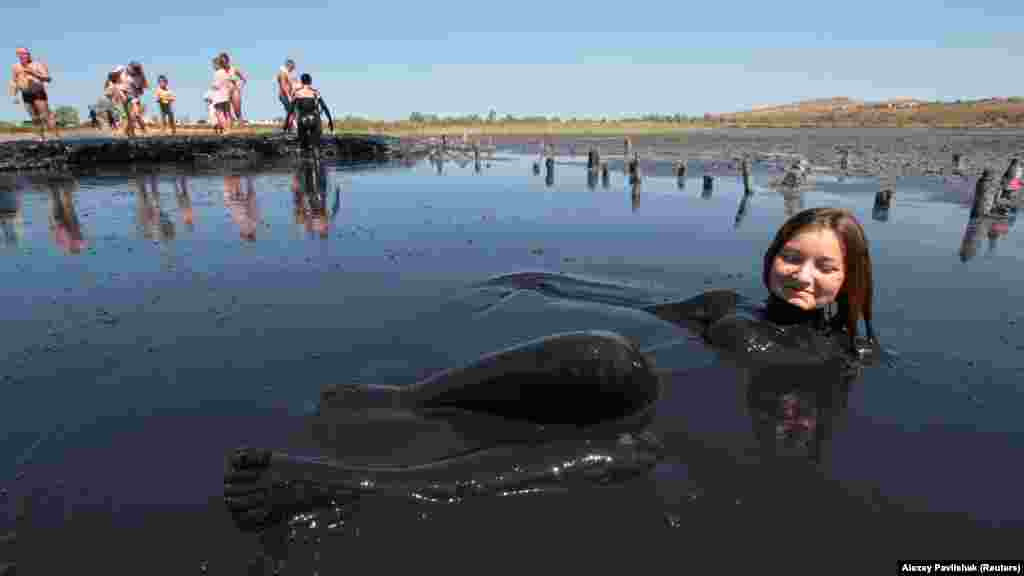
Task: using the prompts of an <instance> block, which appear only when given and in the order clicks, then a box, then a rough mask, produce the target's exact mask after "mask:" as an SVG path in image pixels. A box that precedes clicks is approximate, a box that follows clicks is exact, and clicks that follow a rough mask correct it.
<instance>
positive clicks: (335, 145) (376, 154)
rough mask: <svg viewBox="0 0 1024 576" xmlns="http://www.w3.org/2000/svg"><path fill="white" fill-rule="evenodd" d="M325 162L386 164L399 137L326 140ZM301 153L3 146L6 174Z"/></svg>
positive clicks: (209, 142) (292, 146) (111, 142)
mask: <svg viewBox="0 0 1024 576" xmlns="http://www.w3.org/2000/svg"><path fill="white" fill-rule="evenodd" d="M321 146H322V148H321V152H322V154H323V157H324V158H327V159H330V160H335V161H342V162H346V161H347V162H372V161H384V160H390V159H394V158H398V157H401V156H402V151H401V149H400V143H399V140H398V139H397V138H392V137H388V136H376V135H356V134H345V135H338V136H334V135H331V136H325V137H324V138H323V140H322V144H321ZM297 152H298V140H297V139H296V138H295V136H292V135H283V134H274V135H238V136H223V137H222V136H158V137H148V138H109V137H96V138H67V139H60V140H49V141H46V142H38V141H25V140H19V141H9V142H3V143H0V171H11V170H75V169H80V168H90V167H95V166H97V165H124V164H132V163H136V162H159V163H185V164H197V165H200V166H203V165H217V164H219V163H222V162H225V161H230V162H238V161H243V162H248V163H251V164H257V165H258V164H262V163H263V162H267V161H273V160H278V159H282V158H287V157H289V156H292V155H294V154H296V153H297Z"/></svg>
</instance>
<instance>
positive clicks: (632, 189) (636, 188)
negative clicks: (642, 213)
mask: <svg viewBox="0 0 1024 576" xmlns="http://www.w3.org/2000/svg"><path fill="white" fill-rule="evenodd" d="M630 180H631V182H630V185H629V200H630V205H631V206H632V208H633V212H636V211H637V209H639V208H640V183H641V182H642V180H640V178H636V177H630Z"/></svg>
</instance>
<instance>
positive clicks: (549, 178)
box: [544, 156, 555, 186]
mask: <svg viewBox="0 0 1024 576" xmlns="http://www.w3.org/2000/svg"><path fill="white" fill-rule="evenodd" d="M544 167H545V169H546V172H547V173H546V174H545V175H544V183H545V184H547V185H548V186H554V184H555V159H554V158H553V157H551V156H548V157H547V160H545V161H544Z"/></svg>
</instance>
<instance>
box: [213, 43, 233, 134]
mask: <svg viewBox="0 0 1024 576" xmlns="http://www.w3.org/2000/svg"><path fill="white" fill-rule="evenodd" d="M229 69H230V66H229V64H228V61H227V60H226V59H225V57H224V55H223V54H221V55H219V56H217V57H216V58H214V59H213V70H214V72H213V86H212V87H211V91H210V102H211V104H212V105H213V112H214V115H215V116H216V120H217V122H216V125H215V126H214V128H215V130H216V131H217V133H218V134H224V133H225V132H226V131H227V130H228V128H229V127H230V126H231V92H232V90H233V86H232V82H231V73H230V72H229Z"/></svg>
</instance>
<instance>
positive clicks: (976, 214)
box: [971, 168, 997, 218]
mask: <svg viewBox="0 0 1024 576" xmlns="http://www.w3.org/2000/svg"><path fill="white" fill-rule="evenodd" d="M996 188H997V183H996V181H995V177H994V175H993V172H992V169H991V168H985V169H984V170H982V172H981V178H978V182H977V184H975V185H974V203H973V204H972V206H971V218H980V217H982V216H987V215H988V214H989V212H990V211H991V210H992V204H993V202H994V201H995V197H996Z"/></svg>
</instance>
